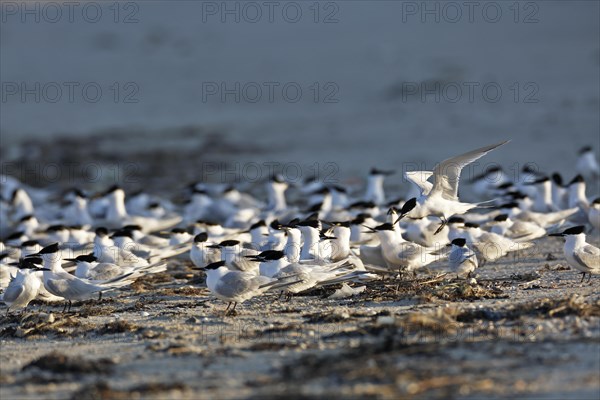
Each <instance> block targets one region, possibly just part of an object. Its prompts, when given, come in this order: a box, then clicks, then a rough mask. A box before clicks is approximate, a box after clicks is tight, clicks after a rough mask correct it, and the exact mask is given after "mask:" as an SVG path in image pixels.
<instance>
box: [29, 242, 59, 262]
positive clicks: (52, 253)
mask: <svg viewBox="0 0 600 400" xmlns="http://www.w3.org/2000/svg"><path fill="white" fill-rule="evenodd" d="M58 251H59V248H58V243H52V244H51V245H49V246H46V247H44V248H43V249H41V250H40V251H38V252H37V253H34V254H30V255H28V256H27V257H26V258H30V257H41V258H42V259H43V260H44V261H60V258H58V259H57V258H56V256H57V254H58Z"/></svg>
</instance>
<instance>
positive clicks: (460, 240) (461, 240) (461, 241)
mask: <svg viewBox="0 0 600 400" xmlns="http://www.w3.org/2000/svg"><path fill="white" fill-rule="evenodd" d="M450 244H451V245H453V246H457V247H465V245H466V244H467V239H465V238H456V239H454V240H453V241H452V242H451V243H450Z"/></svg>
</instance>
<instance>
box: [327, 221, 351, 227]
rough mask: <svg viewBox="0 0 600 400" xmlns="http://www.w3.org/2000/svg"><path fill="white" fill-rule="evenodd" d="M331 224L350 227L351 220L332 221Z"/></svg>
mask: <svg viewBox="0 0 600 400" xmlns="http://www.w3.org/2000/svg"><path fill="white" fill-rule="evenodd" d="M328 224H329V225H331V226H333V227H336V226H341V227H344V228H350V221H343V222H342V221H330V222H328Z"/></svg>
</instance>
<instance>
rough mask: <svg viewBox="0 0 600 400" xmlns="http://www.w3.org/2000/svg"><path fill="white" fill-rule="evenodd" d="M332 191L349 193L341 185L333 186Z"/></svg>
mask: <svg viewBox="0 0 600 400" xmlns="http://www.w3.org/2000/svg"><path fill="white" fill-rule="evenodd" d="M330 190H333V191H336V192H338V193H347V192H348V191H347V190H346V188H345V187H342V186H339V185H331V187H330Z"/></svg>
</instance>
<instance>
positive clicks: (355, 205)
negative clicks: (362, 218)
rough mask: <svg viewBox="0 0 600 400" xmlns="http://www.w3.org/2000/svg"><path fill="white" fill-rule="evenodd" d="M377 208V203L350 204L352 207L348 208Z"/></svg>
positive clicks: (360, 202)
mask: <svg viewBox="0 0 600 400" xmlns="http://www.w3.org/2000/svg"><path fill="white" fill-rule="evenodd" d="M375 207H377V205H376V204H375V203H373V202H372V201H356V202H354V203H352V204H350V206H348V208H375Z"/></svg>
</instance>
